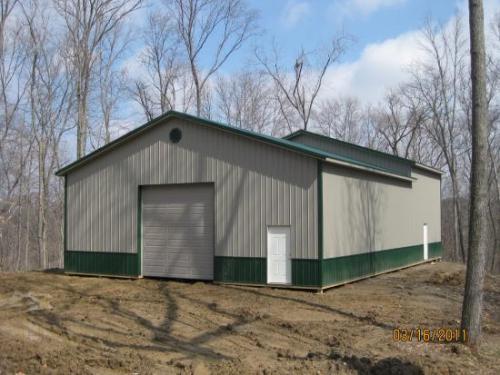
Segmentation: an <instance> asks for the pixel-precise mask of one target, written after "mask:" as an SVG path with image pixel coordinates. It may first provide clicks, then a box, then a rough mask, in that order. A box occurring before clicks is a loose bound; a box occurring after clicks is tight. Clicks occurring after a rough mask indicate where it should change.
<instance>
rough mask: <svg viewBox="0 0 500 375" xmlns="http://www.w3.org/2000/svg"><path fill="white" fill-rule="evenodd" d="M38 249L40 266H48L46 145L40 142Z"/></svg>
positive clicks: (43, 267) (42, 267)
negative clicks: (45, 191)
mask: <svg viewBox="0 0 500 375" xmlns="http://www.w3.org/2000/svg"><path fill="white" fill-rule="evenodd" d="M38 147H39V149H38V251H39V257H40V268H41V269H45V267H46V254H45V253H46V246H45V245H46V243H45V240H44V237H45V232H46V230H45V193H44V187H45V182H44V178H43V176H44V175H45V157H44V154H45V145H44V143H43V142H40V143H39V145H38Z"/></svg>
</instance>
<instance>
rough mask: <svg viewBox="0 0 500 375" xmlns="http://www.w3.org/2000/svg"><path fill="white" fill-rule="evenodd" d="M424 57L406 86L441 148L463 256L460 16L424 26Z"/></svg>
mask: <svg viewBox="0 0 500 375" xmlns="http://www.w3.org/2000/svg"><path fill="white" fill-rule="evenodd" d="M423 46H424V50H425V52H426V60H425V61H423V62H421V63H420V64H419V65H416V66H414V70H413V78H412V81H411V82H410V83H409V86H410V88H411V90H412V91H413V93H415V95H417V96H418V100H419V101H420V103H421V104H422V106H423V108H424V110H425V111H426V113H427V114H428V119H427V121H426V122H425V128H426V133H427V134H428V135H429V137H430V138H431V139H432V141H433V143H435V144H436V145H437V146H438V147H439V150H440V154H441V156H442V157H443V159H444V162H445V166H446V168H447V170H448V173H449V176H450V180H451V190H452V199H453V220H454V246H455V249H456V252H458V253H459V254H460V257H461V259H462V260H465V259H466V254H465V235H464V225H463V224H464V223H463V213H462V211H463V209H462V206H461V189H460V185H461V184H460V175H459V172H460V164H459V162H460V155H461V154H463V153H464V152H466V151H467V141H466V139H465V137H464V123H463V121H462V119H461V118H460V115H461V113H462V112H461V111H462V108H461V107H460V94H461V92H462V90H464V87H463V86H462V85H461V83H462V81H461V77H462V75H463V74H465V73H466V71H467V70H466V64H465V56H466V54H467V50H466V48H465V38H464V35H463V27H462V22H461V19H460V18H459V17H457V18H456V20H455V22H454V24H453V25H452V28H451V31H447V30H446V29H444V28H443V27H435V26H434V25H433V24H432V23H431V22H429V23H428V24H427V26H426V28H425V30H424V41H423Z"/></svg>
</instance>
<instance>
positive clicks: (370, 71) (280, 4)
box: [125, 0, 500, 121]
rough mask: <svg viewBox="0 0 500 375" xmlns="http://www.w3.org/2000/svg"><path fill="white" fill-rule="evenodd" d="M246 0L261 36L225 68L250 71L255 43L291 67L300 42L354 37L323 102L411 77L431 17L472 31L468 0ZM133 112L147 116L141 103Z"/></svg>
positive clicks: (373, 100)
mask: <svg viewBox="0 0 500 375" xmlns="http://www.w3.org/2000/svg"><path fill="white" fill-rule="evenodd" d="M247 3H248V5H249V6H250V7H251V8H253V9H256V10H257V11H258V12H259V14H260V17H259V20H258V24H259V27H260V29H261V31H262V32H261V35H260V36H259V37H258V38H256V39H255V40H254V41H253V42H251V43H249V44H247V46H246V47H245V48H243V49H242V50H240V51H238V52H237V53H236V54H235V55H233V56H232V57H231V58H230V59H229V60H228V61H227V62H226V64H225V65H223V66H222V68H221V69H220V71H219V73H220V74H231V73H233V72H237V71H240V70H244V69H248V66H247V65H248V63H255V57H254V53H253V51H254V49H255V47H256V46H257V47H259V49H261V50H263V51H264V52H265V51H266V50H268V51H269V50H270V48H271V46H272V42H273V40H274V41H275V43H276V45H277V46H278V47H279V50H280V53H281V58H282V63H283V64H285V65H284V66H289V67H290V70H291V68H292V67H293V62H294V57H295V56H296V54H297V52H298V51H299V50H300V49H301V47H304V49H305V50H306V51H307V50H314V49H315V48H317V47H319V46H321V45H325V44H327V43H328V41H329V40H331V38H332V36H334V35H336V34H337V33H338V32H340V31H342V32H343V33H345V34H347V35H349V36H351V37H352V38H353V43H351V45H350V47H349V49H348V50H347V52H346V53H345V55H344V56H342V58H341V60H340V61H339V62H337V63H335V64H334V65H332V66H331V67H330V68H329V69H328V70H327V72H326V75H325V78H324V81H323V86H322V89H321V91H320V94H319V96H318V100H319V101H321V100H325V99H330V98H335V97H339V96H344V97H345V96H350V97H355V98H357V99H359V100H360V101H361V103H363V104H366V105H371V104H377V103H378V102H379V101H381V100H382V99H383V98H384V96H385V95H386V94H387V92H388V91H389V90H390V89H393V88H395V87H397V86H398V85H399V84H401V83H402V82H404V81H405V80H407V79H408V77H409V72H410V66H411V64H413V63H415V62H418V61H419V60H421V59H423V58H424V56H423V50H422V43H421V42H422V30H421V29H422V27H423V25H424V23H425V21H426V19H427V18H429V17H430V18H432V19H433V20H434V21H437V22H439V23H442V24H443V25H447V24H450V23H451V21H452V20H453V19H454V17H456V16H457V15H460V16H461V17H463V26H464V32H465V33H467V32H468V30H467V29H468V22H467V13H466V12H467V1H466V0H247ZM151 4H152V8H149V9H143V11H142V12H138V13H137V14H136V17H135V21H137V22H138V23H139V24H140V23H141V22H142V21H144V19H145V16H146V14H147V12H150V11H152V10H153V11H154V7H156V6H158V7H161V4H162V3H161V0H151ZM484 4H485V15H486V23H487V27H488V22H489V21H491V18H492V16H493V15H494V14H496V13H498V12H500V0H484ZM487 31H488V29H487ZM137 36H139V35H137ZM138 40H139V39H138ZM137 47H138V48H137V49H136V52H140V49H141V46H140V45H138V46H137ZM206 53H208V54H210V51H206ZM137 56H138V55H137V54H135V56H131V58H130V59H128V60H127V62H126V64H125V65H126V66H128V67H129V68H130V73H131V74H130V75H131V78H133V76H134V75H135V76H140V75H141V73H142V72H143V69H144V67H143V66H141V63H140V61H139V60H138V59H137ZM201 63H202V65H203V61H201ZM251 68H255V66H254V67H251ZM130 111H132V112H134V111H135V113H137V114H140V111H139V110H138V108H137V107H134V106H132V107H130ZM134 121H135V120H134Z"/></svg>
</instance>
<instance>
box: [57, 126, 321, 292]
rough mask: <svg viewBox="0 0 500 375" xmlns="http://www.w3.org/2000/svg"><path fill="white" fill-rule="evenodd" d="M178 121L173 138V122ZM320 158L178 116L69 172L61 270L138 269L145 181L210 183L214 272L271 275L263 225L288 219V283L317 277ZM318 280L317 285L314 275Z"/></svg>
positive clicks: (223, 277)
mask: <svg viewBox="0 0 500 375" xmlns="http://www.w3.org/2000/svg"><path fill="white" fill-rule="evenodd" d="M174 128H179V129H181V131H182V139H181V141H180V142H179V143H177V144H174V143H172V141H171V140H170V139H169V133H170V131H171V130H172V129H174ZM317 177H318V173H317V161H316V159H314V158H311V157H307V156H305V155H302V154H299V153H297V152H293V151H290V150H287V149H284V148H281V147H276V146H274V145H270V144H266V143H264V142H261V141H257V140H255V139H252V138H251V137H244V136H241V135H237V134H233V133H231V132H228V131H223V130H220V129H217V128H214V127H209V126H204V125H200V124H196V123H192V122H189V121H185V120H180V119H172V120H169V121H167V122H166V123H164V124H159V125H157V126H155V127H154V128H151V129H149V130H147V131H146V132H144V133H143V134H141V135H139V136H137V137H136V138H134V139H132V140H130V141H128V142H126V143H124V144H122V145H119V146H117V147H116V148H114V149H112V150H111V151H108V152H105V153H103V154H102V155H100V156H98V157H97V158H96V159H94V160H93V161H91V162H89V163H87V164H85V165H83V166H81V167H80V168H78V169H76V170H74V171H72V172H70V173H69V174H68V175H67V176H66V177H65V178H66V184H65V185H66V192H65V200H66V208H65V212H66V219H65V221H66V229H65V233H66V238H65V270H66V271H67V272H74V273H90V274H102V275H119V276H140V275H141V269H142V267H141V188H140V187H141V186H144V185H164V184H193V183H207V182H208V183H213V184H214V191H215V197H214V211H215V227H214V238H215V249H214V251H215V257H214V279H215V280H216V281H222V282H233V283H251V284H266V283H267V280H266V278H267V273H266V272H267V267H266V256H267V243H266V235H267V227H268V226H275V225H284V226H290V230H291V241H290V242H291V258H292V284H293V285H297V286H317V285H318V284H319V279H318V276H317V274H315V275H314V276H310V275H309V273H314V272H318V270H317V266H316V264H315V263H316V262H313V263H314V266H313V267H311V260H317V259H318V185H317ZM309 280H313V281H314V282H313V284H314V285H309V284H310V281H309Z"/></svg>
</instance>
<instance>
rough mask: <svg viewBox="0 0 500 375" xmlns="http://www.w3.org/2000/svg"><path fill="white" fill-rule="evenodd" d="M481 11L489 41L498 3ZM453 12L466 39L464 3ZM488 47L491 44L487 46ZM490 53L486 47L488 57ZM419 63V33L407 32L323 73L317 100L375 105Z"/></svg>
mask: <svg viewBox="0 0 500 375" xmlns="http://www.w3.org/2000/svg"><path fill="white" fill-rule="evenodd" d="M391 1H392V2H393V3H395V1H396V0H386V1H385V3H389V2H391ZM355 2H358V3H361V2H366V3H382V2H384V0H367V1H363V0H351V3H355ZM484 7H485V12H484V13H485V32H486V38H487V39H490V38H492V37H493V35H492V29H491V22H492V21H493V18H494V16H495V14H497V12H499V11H500V0H486V1H485V2H484ZM370 9H373V8H370ZM457 11H458V13H457V14H458V15H459V16H461V17H462V26H463V28H464V30H463V32H464V34H465V35H464V36H465V37H468V32H469V31H468V27H469V25H468V22H467V20H468V5H467V2H466V1H465V0H459V2H458V3H457ZM456 16H457V15H454V16H452V17H450V19H448V20H447V22H445V24H444V29H445V30H448V31H450V32H451V28H452V25H453V22H454V21H455V17H456ZM490 40H491V39H490ZM467 43H468V42H467ZM489 45H493V44H492V43H491V42H490V43H489ZM493 52H494V51H493V48H491V47H490V51H489V53H490V54H491V53H493ZM423 59H425V52H424V51H423V49H422V34H421V30H413V31H409V32H406V33H404V34H400V35H398V36H396V37H394V38H391V39H386V40H384V41H382V42H380V43H372V44H368V45H366V46H365V47H364V49H363V51H362V52H361V55H360V56H359V58H358V59H357V60H355V61H352V62H347V63H343V64H340V65H338V66H334V67H331V68H330V69H329V70H328V71H327V73H326V75H325V81H324V86H323V87H322V91H321V93H320V95H321V98H332V97H333V98H335V97H338V96H343V95H349V96H354V97H358V98H359V99H360V100H361V101H362V102H365V103H372V104H375V103H376V102H378V101H379V100H382V99H383V97H384V96H385V95H386V93H387V91H388V90H389V89H391V88H395V87H397V86H398V85H399V84H401V83H403V82H405V81H406V80H408V79H409V78H410V69H411V65H412V64H413V63H417V62H418V61H422V60H423Z"/></svg>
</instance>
